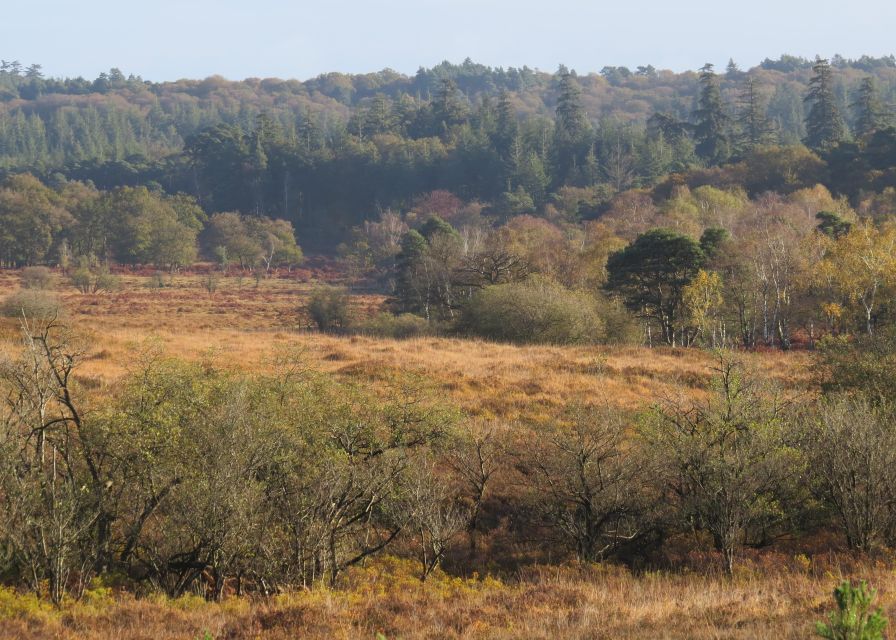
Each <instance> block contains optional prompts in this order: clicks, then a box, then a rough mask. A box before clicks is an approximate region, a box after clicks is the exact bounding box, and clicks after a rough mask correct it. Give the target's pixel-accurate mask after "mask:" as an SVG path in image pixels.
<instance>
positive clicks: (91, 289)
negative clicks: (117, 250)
mask: <svg viewBox="0 0 896 640" xmlns="http://www.w3.org/2000/svg"><path fill="white" fill-rule="evenodd" d="M69 281H70V282H71V283H72V285H73V286H74V287H75V288H76V289H77V290H78V291H80V292H81V293H99V292H100V291H115V290H116V289H117V288H118V284H119V280H118V277H117V276H115V275H113V274H112V273H110V272H109V269H108V267H106V266H105V265H94V266H89V265H87V264H86V263H82V264H81V266H79V267H78V268H77V269H75V270H74V271H72V273H71V275H70V276H69Z"/></svg>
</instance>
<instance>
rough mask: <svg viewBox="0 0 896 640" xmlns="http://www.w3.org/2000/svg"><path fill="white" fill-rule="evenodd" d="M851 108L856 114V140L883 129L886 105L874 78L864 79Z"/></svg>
mask: <svg viewBox="0 0 896 640" xmlns="http://www.w3.org/2000/svg"><path fill="white" fill-rule="evenodd" d="M850 106H851V107H852V109H853V113H854V114H855V134H856V138H864V137H865V136H867V135H869V134H872V133H874V132H875V131H877V130H878V129H880V128H881V125H882V124H883V120H884V105H883V103H882V102H881V100H880V94H879V93H878V90H877V84H876V83H875V82H874V77H873V76H868V77H867V78H862V82H861V84H860V85H859V90H858V91H857V92H856V97H855V100H853V102H852V104H851V105H850Z"/></svg>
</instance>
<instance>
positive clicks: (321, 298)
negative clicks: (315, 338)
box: [307, 285, 352, 331]
mask: <svg viewBox="0 0 896 640" xmlns="http://www.w3.org/2000/svg"><path fill="white" fill-rule="evenodd" d="M307 311H308V315H310V316H311V320H312V321H313V322H314V324H315V325H317V328H318V329H320V330H321V331H338V330H344V329H348V328H349V327H350V326H351V324H352V313H351V308H350V304H349V295H348V291H347V290H346V289H345V288H344V287H331V286H329V285H320V286H318V287H315V288H314V290H313V291H312V292H311V296H310V298H309V299H308V305H307Z"/></svg>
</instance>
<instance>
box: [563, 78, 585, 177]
mask: <svg viewBox="0 0 896 640" xmlns="http://www.w3.org/2000/svg"><path fill="white" fill-rule="evenodd" d="M590 137H591V125H590V124H589V122H588V118H587V116H586V115H585V108H584V107H583V106H582V90H581V89H580V88H579V83H578V82H576V79H575V78H574V77H573V75H572V74H571V73H570V72H569V71H568V70H567V69H565V68H561V70H560V80H559V95H558V97H557V109H556V114H555V123H554V156H555V164H556V172H557V173H556V176H555V179H556V181H557V183H558V184H563V183H565V182H568V181H570V180H575V179H576V177H577V176H576V174H577V173H578V167H579V166H580V165H581V164H582V161H583V160H584V159H585V156H586V155H587V154H588V150H589V148H590V146H591V145H590Z"/></svg>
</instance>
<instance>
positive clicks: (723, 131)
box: [694, 63, 731, 164]
mask: <svg viewBox="0 0 896 640" xmlns="http://www.w3.org/2000/svg"><path fill="white" fill-rule="evenodd" d="M729 125H730V121H729V118H728V116H727V115H726V114H725V106H724V105H723V104H722V92H721V91H720V89H719V82H718V78H716V74H715V72H714V71H713V65H711V64H709V63H706V64H705V65H703V68H702V69H700V96H699V98H698V99H697V109H696V110H695V111H694V138H695V139H696V141H697V147H696V150H697V155H698V156H699V157H700V158H701V159H702V160H703V161H704V162H706V163H707V164H721V163H723V162H725V161H726V160H727V159H728V158H729V157H730V155H731V144H730V140H729V138H728V128H729Z"/></svg>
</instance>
